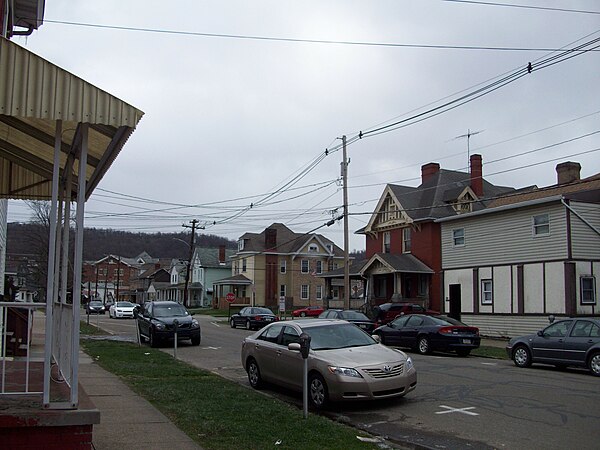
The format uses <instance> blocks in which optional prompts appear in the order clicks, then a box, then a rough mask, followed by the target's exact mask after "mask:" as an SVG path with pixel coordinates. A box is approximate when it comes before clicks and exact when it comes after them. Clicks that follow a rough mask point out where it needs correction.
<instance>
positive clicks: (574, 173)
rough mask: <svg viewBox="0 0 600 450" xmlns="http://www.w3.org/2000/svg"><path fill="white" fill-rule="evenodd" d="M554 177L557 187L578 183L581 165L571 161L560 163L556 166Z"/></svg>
mask: <svg viewBox="0 0 600 450" xmlns="http://www.w3.org/2000/svg"><path fill="white" fill-rule="evenodd" d="M556 177H557V182H558V185H559V186H560V185H562V184H569V183H573V182H574V181H579V180H580V177H581V165H580V164H579V163H576V162H571V161H567V162H564V163H560V164H558V165H557V166H556Z"/></svg>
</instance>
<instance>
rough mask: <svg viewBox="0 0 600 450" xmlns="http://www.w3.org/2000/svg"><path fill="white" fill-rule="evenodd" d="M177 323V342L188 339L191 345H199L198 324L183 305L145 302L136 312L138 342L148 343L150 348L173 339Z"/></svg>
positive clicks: (165, 302) (167, 302)
mask: <svg viewBox="0 0 600 450" xmlns="http://www.w3.org/2000/svg"><path fill="white" fill-rule="evenodd" d="M175 321H177V340H178V341H180V340H185V339H190V340H191V341H192V345H200V323H198V321H197V320H196V319H194V318H193V317H192V315H191V314H190V313H189V311H188V310H187V309H185V307H184V306H183V305H180V304H179V303H177V302H169V301H160V302H146V303H144V306H143V307H142V308H141V310H140V311H138V312H137V326H138V329H139V331H140V341H142V342H144V341H146V340H148V341H150V346H152V347H158V345H159V344H160V343H161V342H163V341H167V340H171V341H172V340H173V339H174V338H175Z"/></svg>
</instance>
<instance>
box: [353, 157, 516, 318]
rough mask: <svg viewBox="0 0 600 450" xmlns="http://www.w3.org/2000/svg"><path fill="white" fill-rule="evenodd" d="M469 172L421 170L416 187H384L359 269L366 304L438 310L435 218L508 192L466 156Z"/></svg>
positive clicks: (479, 160) (474, 207) (439, 287)
mask: <svg viewBox="0 0 600 450" xmlns="http://www.w3.org/2000/svg"><path fill="white" fill-rule="evenodd" d="M470 163H471V164H470V165H471V167H470V173H465V172H460V171H454V170H445V169H440V165H439V164H438V163H429V164H426V165H424V166H422V167H421V184H420V185H419V186H418V187H411V186H399V185H393V184H388V185H387V186H386V187H385V189H384V191H383V193H382V195H381V197H380V199H379V202H378V204H377V206H376V208H375V210H374V212H373V214H372V216H371V218H370V220H369V222H368V224H367V225H366V226H365V227H364V228H362V229H361V230H358V231H357V233H359V234H364V235H365V238H366V258H367V261H366V263H365V264H364V265H363V266H362V268H361V269H360V270H359V273H360V275H361V276H362V277H363V278H364V279H365V280H366V290H367V293H366V294H367V298H368V301H369V302H370V303H371V304H372V305H377V304H381V303H384V302H388V301H410V302H413V303H418V304H421V305H423V306H425V307H427V308H431V309H435V310H438V311H441V308H442V306H443V304H442V301H441V299H442V298H443V285H442V277H441V272H442V256H441V231H440V227H441V226H440V224H439V223H438V222H436V220H437V219H440V218H443V217H455V216H461V215H463V214H465V213H469V212H472V211H480V210H483V209H485V208H486V207H487V206H488V205H489V203H490V201H491V200H490V199H493V198H495V197H497V196H499V195H503V194H506V193H509V192H513V191H514V189H513V188H510V187H503V186H495V185H493V184H491V183H489V182H487V181H486V180H484V179H483V177H482V158H481V155H471V158H470Z"/></svg>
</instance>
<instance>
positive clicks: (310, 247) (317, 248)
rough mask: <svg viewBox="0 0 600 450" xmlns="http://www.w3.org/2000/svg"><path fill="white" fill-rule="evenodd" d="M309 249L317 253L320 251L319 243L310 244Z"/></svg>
mask: <svg viewBox="0 0 600 450" xmlns="http://www.w3.org/2000/svg"><path fill="white" fill-rule="evenodd" d="M308 251H309V252H310V253H317V252H318V251H319V247H318V246H317V244H310V245H309V246H308Z"/></svg>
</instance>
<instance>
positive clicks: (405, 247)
mask: <svg viewBox="0 0 600 450" xmlns="http://www.w3.org/2000/svg"><path fill="white" fill-rule="evenodd" d="M411 232H412V230H411V229H410V227H409V228H403V229H402V253H410V246H411V243H410V238H411Z"/></svg>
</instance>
